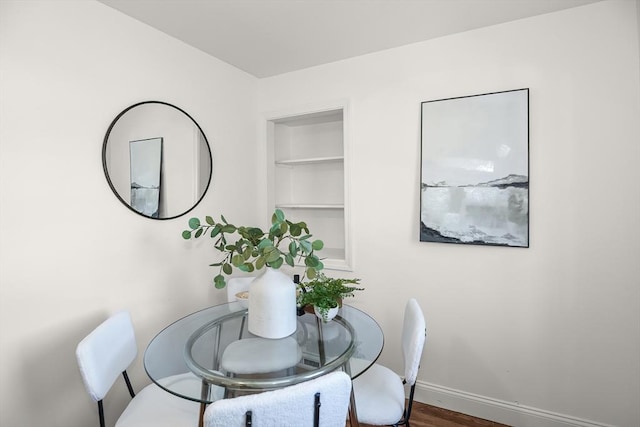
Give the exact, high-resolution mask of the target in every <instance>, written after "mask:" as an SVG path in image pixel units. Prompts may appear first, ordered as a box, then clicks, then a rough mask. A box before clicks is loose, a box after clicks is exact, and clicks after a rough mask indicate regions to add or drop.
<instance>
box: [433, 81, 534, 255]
mask: <svg viewBox="0 0 640 427" xmlns="http://www.w3.org/2000/svg"><path fill="white" fill-rule="evenodd" d="M528 99H529V90H528V89H519V90H512V91H506V92H497V93H490V94H485V95H475V96H468V97H460V98H450V99H442V100H436V101H427V102H423V103H422V174H421V175H422V186H421V209H420V220H421V223H420V240H421V241H423V242H445V243H467V244H483V245H502V246H515V247H529V112H528V104H529V100H528Z"/></svg>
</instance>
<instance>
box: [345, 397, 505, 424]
mask: <svg viewBox="0 0 640 427" xmlns="http://www.w3.org/2000/svg"><path fill="white" fill-rule="evenodd" d="M410 422H411V427H508V426H505V425H504V424H499V423H495V422H493V421H487V420H483V419H480V418H474V417H472V416H470V415H465V414H461V413H459V412H453V411H448V410H446V409H442V408H436V407H435V406H431V405H426V404H424V403H420V402H415V401H414V402H413V409H412V411H411V419H410ZM348 426H349V423H348V422H347V427H348ZM360 427H371V426H370V425H369V424H362V423H361V424H360Z"/></svg>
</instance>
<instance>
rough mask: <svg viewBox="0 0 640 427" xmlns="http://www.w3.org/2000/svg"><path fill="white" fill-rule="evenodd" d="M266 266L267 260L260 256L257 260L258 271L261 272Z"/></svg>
mask: <svg viewBox="0 0 640 427" xmlns="http://www.w3.org/2000/svg"><path fill="white" fill-rule="evenodd" d="M264 264H265V259H264V257H263V256H259V257H258V258H256V270H260V269H261V268H262V267H264Z"/></svg>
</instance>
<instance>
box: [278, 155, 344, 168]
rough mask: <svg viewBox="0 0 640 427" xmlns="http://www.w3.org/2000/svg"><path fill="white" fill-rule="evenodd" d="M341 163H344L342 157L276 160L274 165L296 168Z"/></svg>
mask: <svg viewBox="0 0 640 427" xmlns="http://www.w3.org/2000/svg"><path fill="white" fill-rule="evenodd" d="M343 161H344V156H333V157H314V158H309V159H292V160H276V165H284V166H297V165H312V164H319V163H334V162H343Z"/></svg>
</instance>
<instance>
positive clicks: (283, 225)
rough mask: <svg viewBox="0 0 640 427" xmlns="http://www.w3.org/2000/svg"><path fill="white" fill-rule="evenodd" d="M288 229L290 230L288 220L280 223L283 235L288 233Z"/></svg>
mask: <svg viewBox="0 0 640 427" xmlns="http://www.w3.org/2000/svg"><path fill="white" fill-rule="evenodd" d="M287 231H289V224H287V223H286V222H283V223H281V224H280V233H282V235H285V234H287Z"/></svg>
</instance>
